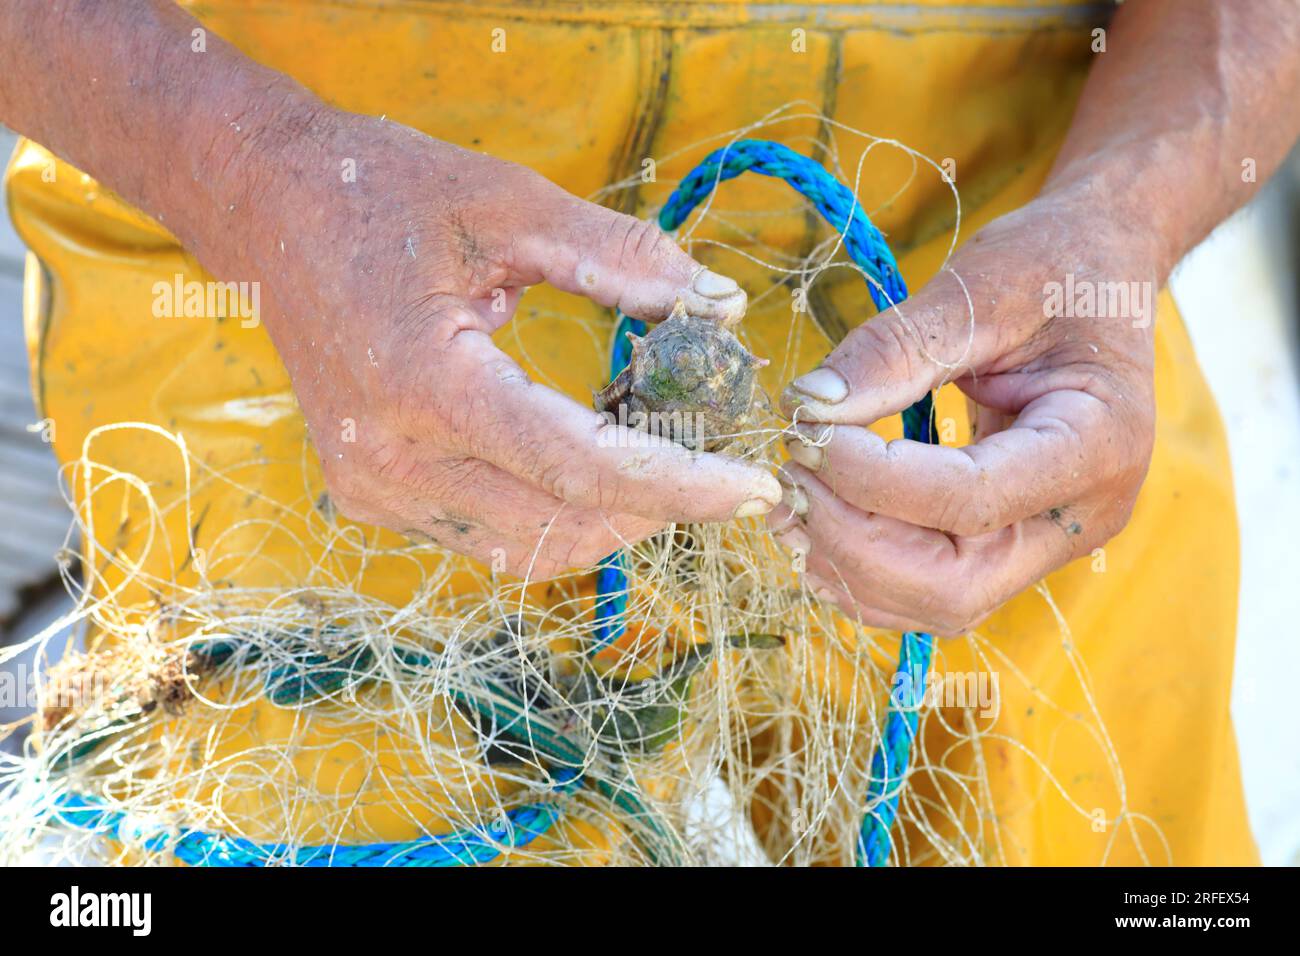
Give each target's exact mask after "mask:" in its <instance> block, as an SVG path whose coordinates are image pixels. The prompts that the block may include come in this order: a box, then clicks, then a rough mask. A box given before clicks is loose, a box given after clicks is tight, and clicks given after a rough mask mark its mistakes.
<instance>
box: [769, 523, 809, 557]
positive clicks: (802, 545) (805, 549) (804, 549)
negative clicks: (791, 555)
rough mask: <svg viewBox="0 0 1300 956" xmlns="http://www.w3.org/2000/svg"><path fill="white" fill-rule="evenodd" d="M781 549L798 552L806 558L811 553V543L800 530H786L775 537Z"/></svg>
mask: <svg viewBox="0 0 1300 956" xmlns="http://www.w3.org/2000/svg"><path fill="white" fill-rule="evenodd" d="M776 540H777V541H779V542H780V544H781V546H782V547H783V548H786V549H787V550H789V551H798V552H800V553H802V554H803V556H804V557H805V558H806V557H807V556H808V555H809V554H810V553H811V552H812V541H811V540H810V539H809V537H808V535H806V534H804V532H803V529H801V528H787V529H786V530H785V531H782V532H781V533H780V534H778V535H777V536H776Z"/></svg>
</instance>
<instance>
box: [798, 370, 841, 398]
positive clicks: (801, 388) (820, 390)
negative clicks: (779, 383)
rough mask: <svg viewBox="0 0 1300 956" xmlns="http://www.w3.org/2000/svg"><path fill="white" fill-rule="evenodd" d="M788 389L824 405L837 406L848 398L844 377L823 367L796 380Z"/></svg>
mask: <svg viewBox="0 0 1300 956" xmlns="http://www.w3.org/2000/svg"><path fill="white" fill-rule="evenodd" d="M790 387H791V388H792V389H794V390H795V391H796V392H799V393H800V394H801V395H806V396H807V397H808V398H811V399H812V400H813V401H814V402H821V403H822V404H824V405H837V404H839V403H840V402H842V401H844V399H846V398H848V396H849V383H848V382H846V381H844V376H843V375H841V374H840V373H839V372H837V371H835V369H833V368H826V367H824V366H823V367H822V368H815V369H813V370H812V371H811V372H809V373H808V374H807V375H804V376H801V377H799V378H796V379H795V380H794V381H793V382H791V383H790Z"/></svg>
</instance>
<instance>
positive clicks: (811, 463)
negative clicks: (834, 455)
mask: <svg viewBox="0 0 1300 956" xmlns="http://www.w3.org/2000/svg"><path fill="white" fill-rule="evenodd" d="M785 450H786V451H788V452H789V453H790V457H791V458H792V459H793V460H794V461H797V462H798V463H799V464H801V465H803V466H804V467H805V468H807V469H808V470H809V471H821V470H822V465H824V464H825V463H826V451H825V449H823V448H820V447H818V446H817V445H809V444H808V443H807V442H805V441H804V440H803V439H802V438H787V439H786V440H785Z"/></svg>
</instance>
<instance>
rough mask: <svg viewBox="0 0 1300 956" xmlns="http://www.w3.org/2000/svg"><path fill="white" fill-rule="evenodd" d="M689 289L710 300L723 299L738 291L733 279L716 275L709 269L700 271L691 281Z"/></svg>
mask: <svg viewBox="0 0 1300 956" xmlns="http://www.w3.org/2000/svg"><path fill="white" fill-rule="evenodd" d="M691 288H692V289H694V290H695V291H696V292H698V293H699V294H700V295H703V296H707V297H708V298H710V299H724V298H726V297H727V296H729V295H732V294H733V293H734V292H735V291H736V290H737V289H739V288H740V285H739V284H738V283H737V282H736V280H735V279H730V278H728V277H727V276H724V275H718V273H716V272H714V271H713V270H711V269H701V270H700V271H699V272H697V273H695V278H694V279H692V280H691Z"/></svg>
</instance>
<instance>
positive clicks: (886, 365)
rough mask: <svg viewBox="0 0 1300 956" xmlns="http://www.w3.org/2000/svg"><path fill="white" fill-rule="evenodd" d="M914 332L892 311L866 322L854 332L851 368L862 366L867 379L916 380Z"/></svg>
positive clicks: (916, 353)
mask: <svg viewBox="0 0 1300 956" xmlns="http://www.w3.org/2000/svg"><path fill="white" fill-rule="evenodd" d="M915 335H916V333H914V332H913V331H912V330H911V329H909V328H908V327H907V325H906V322H905V321H904V319H903V318H902V316H901V315H899V313H898V311H897V310H896V309H891V310H889V311H888V312H886V313H885V314H884V315H882V316H879V317H878V318H876V319H873V320H872V321H870V322H867V323H866V324H865V325H863V326H861V327H860V328H859V329H858V332H857V333H856V336H855V337H856V341H855V342H854V348H853V350H852V352H851V358H852V361H853V365H854V366H859V367H860V366H866V367H867V368H868V369H869V370H870V373H869V377H871V378H873V379H875V378H878V377H880V376H883V377H885V378H887V379H888V380H891V381H896V382H897V381H903V382H910V381H912V380H913V379H914V378H915V377H916V368H917V360H918V358H919V355H918V350H917V343H916V339H915Z"/></svg>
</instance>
